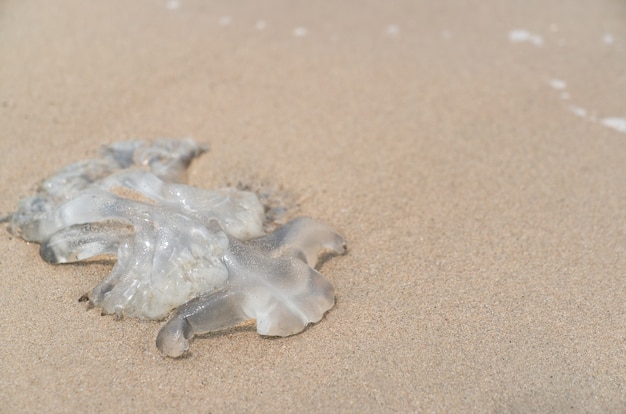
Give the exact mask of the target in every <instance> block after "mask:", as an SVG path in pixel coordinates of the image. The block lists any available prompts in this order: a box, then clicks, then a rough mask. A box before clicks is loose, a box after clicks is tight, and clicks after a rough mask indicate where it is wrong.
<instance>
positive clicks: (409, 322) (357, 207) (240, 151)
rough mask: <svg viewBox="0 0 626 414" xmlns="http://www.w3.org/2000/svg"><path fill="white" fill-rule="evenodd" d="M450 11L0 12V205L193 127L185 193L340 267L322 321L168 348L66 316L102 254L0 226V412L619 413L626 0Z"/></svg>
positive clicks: (208, 5)
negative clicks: (202, 193)
mask: <svg viewBox="0 0 626 414" xmlns="http://www.w3.org/2000/svg"><path fill="white" fill-rule="evenodd" d="M473 3H474V4H469V3H464V5H463V6H462V7H459V6H458V4H459V2H455V1H451V0H449V1H441V2H439V1H438V2H429V1H408V0H407V1H395V2H375V1H356V0H351V1H342V2H341V3H340V4H336V2H331V1H323V2H287V1H280V0H270V1H267V2H263V4H261V3H259V2H252V1H243V2H237V3H236V4H235V3H233V2H228V1H211V2H208V1H203V0H195V1H192V0H180V1H175V0H170V1H166V0H162V1H161V0H138V1H132V2H129V1H122V0H110V1H107V2H96V1H92V2H85V1H79V0H60V1H58V2H54V4H53V3H52V2H35V1H22V0H9V1H5V2H3V3H2V5H0V62H1V63H0V125H2V136H1V137H0V180H1V188H2V190H3V197H2V198H0V216H2V215H5V214H8V213H10V212H11V211H12V210H13V209H14V208H15V206H16V204H17V202H18V200H19V199H20V198H21V197H24V196H26V195H28V194H30V193H31V192H32V191H33V190H34V188H35V187H36V185H37V183H38V182H39V181H40V180H41V179H43V178H44V177H46V176H47V175H49V174H50V173H52V172H53V171H55V170H56V169H58V168H60V167H62V166H64V165H66V164H68V163H70V162H74V161H78V160H81V159H84V158H87V157H90V156H93V155H94V154H95V152H96V151H97V149H98V148H99V146H100V145H101V144H103V143H110V142H114V141H118V140H124V139H131V138H140V139H153V138H158V137H171V138H182V137H186V136H192V137H194V138H195V139H197V140H199V141H203V142H207V143H208V144H210V146H211V150H210V152H208V153H207V154H205V155H204V156H203V157H201V158H200V159H198V160H197V161H196V162H194V164H193V165H192V167H191V170H190V177H189V180H190V183H191V184H193V185H196V186H199V187H203V188H214V187H219V186H223V185H225V184H227V183H232V182H234V181H242V182H248V183H253V182H266V183H271V184H272V185H275V186H278V187H281V188H283V189H284V190H285V191H287V192H289V193H290V194H292V195H293V197H294V199H296V200H298V203H297V205H296V206H294V207H293V208H294V209H295V210H294V213H295V214H300V215H309V216H312V217H315V218H317V219H320V220H324V221H326V222H328V223H331V224H332V225H334V226H336V227H337V228H338V229H340V230H341V231H342V232H343V233H344V235H345V236H346V238H347V240H348V243H349V249H350V251H349V254H348V255H346V256H344V257H339V258H336V259H333V260H330V261H328V262H326V263H325V264H324V265H323V268H322V269H321V271H322V273H323V274H324V275H325V276H326V277H327V278H328V279H329V280H330V281H331V282H332V283H333V284H334V286H335V289H336V292H337V296H338V299H337V304H336V306H335V307H334V308H333V309H332V310H331V311H330V312H329V313H328V314H327V315H326V317H325V318H324V319H323V320H322V321H321V322H320V323H319V324H316V325H314V326H311V327H310V328H308V329H307V330H306V331H305V332H303V333H302V334H299V335H296V336H293V337H289V338H283V339H268V338H263V337H260V336H258V335H257V334H256V332H255V331H254V329H253V328H252V327H250V326H248V327H242V328H237V329H233V330H229V331H226V332H224V333H220V334H215V335H205V336H203V337H201V338H198V339H196V340H195V341H194V342H193V344H192V354H191V355H190V356H189V357H188V358H185V359H181V360H171V359H168V358H165V357H162V356H161V355H160V354H159V353H158V351H157V349H156V347H155V345H154V340H155V337H156V333H157V332H158V330H159V327H160V326H161V323H157V322H145V321H138V320H134V319H126V320H123V321H116V320H115V319H114V318H112V317H109V316H100V314H99V312H98V311H97V310H90V311H87V310H86V309H85V307H84V306H83V304H81V303H79V302H78V298H79V297H80V296H81V295H82V294H83V293H85V292H86V291H88V290H89V289H91V288H92V287H93V286H94V285H96V284H97V283H98V281H99V280H101V279H102V278H103V277H104V276H105V275H106V274H107V272H108V270H109V267H110V265H108V264H106V263H92V264H83V265H68V266H51V265H48V264H46V263H45V262H43V261H42V260H41V259H40V258H39V256H38V246H37V245H35V244H27V243H25V242H24V241H22V240H21V239H19V238H16V237H14V236H12V235H11V234H10V233H8V232H7V231H1V232H0V265H1V266H0V269H1V270H0V280H1V283H2V287H3V289H2V291H1V293H0V301H1V302H2V304H3V305H2V308H3V311H2V313H1V314H0V324H1V326H2V328H3V339H2V342H1V344H0V367H1V370H2V375H1V376H0V407H1V408H0V411H2V412H43V411H46V412H76V411H86V412H94V411H98V412H155V411H161V412H180V411H184V412H294V411H298V412H420V411H427V412H468V411H470V412H525V413H526V412H623V411H626V385H625V384H626V300H625V298H626V178H625V177H626V133H624V132H625V131H624V130H626V126H624V128H621V125H622V124H621V122H622V120H624V118H626V106H625V105H624V96H626V75H625V74H626V26H625V25H624V22H625V21H626V6H624V4H623V3H622V2H619V1H617V0H599V1H593V2H575V3H576V4H574V3H572V2H568V1H554V2H551V3H550V4H545V2H542V1H539V0H531V1H527V2H517V1H497V0H487V1H475V2H473ZM624 122H625V123H626V121H624ZM622 129H624V130H622ZM3 227H4V226H3Z"/></svg>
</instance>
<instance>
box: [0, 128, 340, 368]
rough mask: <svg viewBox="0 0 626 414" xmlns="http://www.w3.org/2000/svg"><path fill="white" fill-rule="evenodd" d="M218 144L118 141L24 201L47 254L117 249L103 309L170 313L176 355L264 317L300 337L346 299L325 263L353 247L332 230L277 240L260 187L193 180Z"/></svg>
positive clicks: (262, 325)
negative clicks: (189, 181) (339, 298)
mask: <svg viewBox="0 0 626 414" xmlns="http://www.w3.org/2000/svg"><path fill="white" fill-rule="evenodd" d="M205 150H206V149H205V148H204V147H203V146H201V145H198V144H197V143H196V142H195V141H193V140H191V139H187V140H181V141H175V140H160V141H156V142H154V143H145V142H142V141H126V142H119V143H115V144H112V145H109V146H106V147H104V148H103V149H102V151H101V152H100V158H99V159H96V160H88V161H83V162H79V163H76V164H72V165H70V166H68V167H66V168H63V169H62V170H60V171H58V172H57V173H55V174H54V175H53V176H51V177H50V178H48V179H47V180H45V181H44V182H43V183H42V184H41V186H40V187H39V190H38V192H37V194H36V195H34V196H31V197H28V198H25V199H23V200H21V201H20V203H19V206H18V210H17V211H16V212H15V213H14V214H13V215H12V217H11V220H10V224H9V228H10V230H11V231H12V232H13V233H14V234H17V235H19V236H21V237H22V238H24V239H25V240H28V241H35V242H39V243H41V248H40V253H41V257H42V258H43V259H44V260H46V261H47V262H50V263H69V262H76V261H81V260H86V259H90V258H93V257H97V256H101V255H110V256H115V257H116V258H117V261H116V263H115V265H114V266H113V269H112V270H111V273H110V274H109V275H108V276H107V277H106V278H105V279H104V280H103V281H102V282H101V283H100V284H99V285H98V286H96V287H95V288H93V289H92V290H91V292H89V293H88V294H86V295H85V298H86V300H88V301H89V303H90V306H91V307H98V308H100V309H101V310H102V313H103V314H115V315H117V316H119V317H122V316H134V317H139V318H145V319H163V318H165V317H166V316H167V315H168V314H169V313H170V312H171V311H172V310H173V309H177V308H178V309H177V310H176V311H175V313H174V316H173V317H172V319H171V320H170V321H169V322H168V323H167V324H166V325H165V327H164V328H163V329H162V330H161V332H160V333H159V336H158V340H157V345H158V347H159V349H161V351H163V352H164V353H165V354H166V355H169V356H173V357H175V356H179V355H181V354H182V353H184V352H185V351H186V350H187V349H188V341H189V339H191V338H192V337H193V336H194V335H195V334H198V333H203V332H209V331H213V330H217V329H222V328H224V327H228V326H232V325H233V324H237V323H239V322H241V321H244V320H247V319H256V321H257V330H258V332H259V333H260V334H263V335H278V336H286V335H292V334H295V333H298V332H300V331H302V330H303V329H304V328H305V327H306V326H307V325H308V324H309V323H314V322H317V321H319V320H320V319H321V318H322V316H323V315H324V313H325V312H326V311H327V310H328V309H330V308H331V307H332V306H333V304H334V292H333V288H332V286H331V285H330V283H329V282H328V281H326V279H324V277H323V276H322V275H321V274H320V273H319V272H317V271H316V270H315V269H314V268H315V266H316V264H317V261H318V259H319V258H320V256H321V255H323V254H324V253H330V254H340V253H343V252H344V251H345V242H344V240H343V238H342V237H341V236H340V235H339V234H338V233H337V232H336V231H334V230H333V229H332V228H330V227H329V226H327V225H325V224H322V223H319V222H317V221H314V220H312V219H309V218H299V219H296V220H293V221H291V222H289V223H287V224H286V225H285V226H283V227H282V228H279V229H277V230H276V231H274V232H273V233H271V234H269V235H265V233H264V231H263V229H264V220H265V212H264V207H263V205H262V204H261V203H260V201H259V199H258V197H257V196H256V195H255V194H254V193H251V192H247V191H240V190H237V189H234V188H223V189H219V190H215V191H209V190H203V189H199V188H195V187H191V186H188V185H185V184H182V182H183V181H184V180H185V175H186V169H187V167H188V166H189V164H190V162H191V161H192V160H193V158H195V157H197V156H199V155H200V154H201V153H203V152H204V151H205Z"/></svg>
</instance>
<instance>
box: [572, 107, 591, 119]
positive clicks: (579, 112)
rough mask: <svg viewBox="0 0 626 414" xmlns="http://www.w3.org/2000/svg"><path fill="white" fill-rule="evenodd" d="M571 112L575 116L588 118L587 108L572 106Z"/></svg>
mask: <svg viewBox="0 0 626 414" xmlns="http://www.w3.org/2000/svg"><path fill="white" fill-rule="evenodd" d="M569 110H570V111H571V112H573V113H574V115H578V116H579V117H581V118H584V117H586V116H587V110H586V109H585V108H581V107H580V106H576V105H570V106H569Z"/></svg>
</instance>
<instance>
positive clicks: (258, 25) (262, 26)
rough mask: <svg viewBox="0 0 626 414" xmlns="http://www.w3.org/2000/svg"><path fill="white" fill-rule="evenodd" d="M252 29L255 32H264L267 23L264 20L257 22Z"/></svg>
mask: <svg viewBox="0 0 626 414" xmlns="http://www.w3.org/2000/svg"><path fill="white" fill-rule="evenodd" d="M254 27H256V28H257V30H264V29H265V28H266V27H267V23H266V22H265V20H259V21H258V22H256V24H255V25H254Z"/></svg>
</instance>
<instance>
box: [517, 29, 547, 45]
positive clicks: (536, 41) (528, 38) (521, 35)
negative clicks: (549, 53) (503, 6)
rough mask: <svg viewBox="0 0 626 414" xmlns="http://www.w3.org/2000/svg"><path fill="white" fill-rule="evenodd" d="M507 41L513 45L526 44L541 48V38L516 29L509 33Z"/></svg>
mask: <svg viewBox="0 0 626 414" xmlns="http://www.w3.org/2000/svg"><path fill="white" fill-rule="evenodd" d="M509 40H510V41H511V42H513V43H524V42H528V43H531V44H533V45H535V46H543V38H542V37H541V36H539V35H537V34H534V33H530V32H529V31H527V30H523V29H516V30H511V31H510V32H509Z"/></svg>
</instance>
